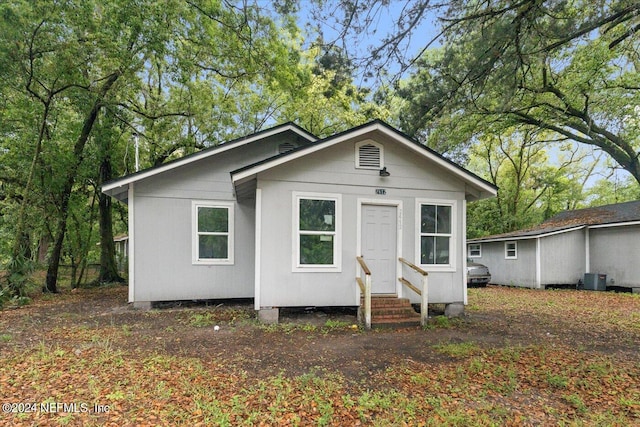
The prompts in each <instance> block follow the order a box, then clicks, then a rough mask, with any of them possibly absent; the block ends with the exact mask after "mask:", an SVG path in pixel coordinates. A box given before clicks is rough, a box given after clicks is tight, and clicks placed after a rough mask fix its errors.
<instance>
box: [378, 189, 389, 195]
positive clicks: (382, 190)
mask: <svg viewBox="0 0 640 427" xmlns="http://www.w3.org/2000/svg"><path fill="white" fill-rule="evenodd" d="M376 194H380V195H382V196H384V195H385V194H387V190H385V189H384V188H376Z"/></svg>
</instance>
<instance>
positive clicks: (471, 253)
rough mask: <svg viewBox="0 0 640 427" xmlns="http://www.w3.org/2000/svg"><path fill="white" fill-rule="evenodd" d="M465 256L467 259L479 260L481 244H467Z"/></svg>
mask: <svg viewBox="0 0 640 427" xmlns="http://www.w3.org/2000/svg"><path fill="white" fill-rule="evenodd" d="M467 256H468V257H469V258H481V257H482V244H481V243H469V245H468V246H467Z"/></svg>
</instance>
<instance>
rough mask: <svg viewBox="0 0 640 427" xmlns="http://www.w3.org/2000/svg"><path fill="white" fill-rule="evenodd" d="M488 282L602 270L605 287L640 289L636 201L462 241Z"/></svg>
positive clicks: (541, 281) (548, 280)
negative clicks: (486, 272) (482, 267)
mask: <svg viewBox="0 0 640 427" xmlns="http://www.w3.org/2000/svg"><path fill="white" fill-rule="evenodd" d="M467 257H468V258H472V259H474V260H475V261H477V262H480V263H482V264H485V265H486V266H487V267H489V270H490V271H491V278H492V279H491V282H492V283H494V284H500V285H514V286H524V287H529V288H545V287H547V286H554V285H576V284H578V281H579V280H583V278H584V275H585V273H595V274H606V276H607V281H606V285H607V286H609V287H614V286H615V287H622V288H625V287H626V288H634V289H636V288H638V290H640V201H634V202H627V203H618V204H613V205H607V206H600V207H595V208H587V209H579V210H574V211H565V212H562V213H560V214H558V215H556V216H554V217H553V218H550V219H549V220H547V221H545V222H544V223H542V224H541V225H540V226H538V227H535V228H531V229H528V230H521V231H515V232H513V233H506V234H500V235H494V236H487V237H483V238H480V239H470V240H469V241H468V242H467Z"/></svg>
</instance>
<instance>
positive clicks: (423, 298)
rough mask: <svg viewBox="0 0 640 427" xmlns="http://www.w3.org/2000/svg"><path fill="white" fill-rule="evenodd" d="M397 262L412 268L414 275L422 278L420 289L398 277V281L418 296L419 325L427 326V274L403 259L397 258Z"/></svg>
mask: <svg viewBox="0 0 640 427" xmlns="http://www.w3.org/2000/svg"><path fill="white" fill-rule="evenodd" d="M398 260H399V261H400V262H401V263H402V264H404V265H406V266H407V267H410V268H412V269H413V270H414V271H415V272H416V273H418V274H420V275H421V276H422V278H421V282H422V283H421V284H422V289H420V288H418V287H417V286H415V285H414V284H413V283H411V282H410V281H408V280H407V279H405V278H404V277H399V278H398V280H399V281H400V283H402V284H403V285H405V286H406V287H407V288H409V289H411V290H412V291H413V292H415V293H416V294H418V295H420V324H421V325H422V326H424V325H426V324H427V318H428V311H429V285H428V283H427V276H428V275H429V274H428V273H427V272H426V271H424V270H423V269H421V268H420V267H418V266H416V265H414V264H412V263H410V262H409V261H407V260H406V259H404V258H398Z"/></svg>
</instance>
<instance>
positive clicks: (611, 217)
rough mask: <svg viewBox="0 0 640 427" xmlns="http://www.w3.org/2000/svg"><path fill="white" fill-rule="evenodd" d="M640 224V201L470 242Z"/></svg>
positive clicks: (565, 214) (583, 211) (568, 214)
mask: <svg viewBox="0 0 640 427" xmlns="http://www.w3.org/2000/svg"><path fill="white" fill-rule="evenodd" d="M635 223H638V224H640V200H636V201H633V202H625V203H616V204H612V205H605V206H598V207H593V208H585V209H576V210H572V211H564V212H561V213H559V214H557V215H555V216H553V217H551V218H549V219H548V220H546V221H545V222H543V223H542V224H540V225H539V226H537V227H532V228H528V229H525V230H518V231H513V232H510V233H503V234H494V235H492V236H486V237H481V238H478V239H469V240H468V241H467V242H468V243H482V242H496V241H503V240H522V239H531V238H537V237H544V236H549V235H552V234H558V233H566V232H569V231H573V230H579V229H581V228H585V227H589V228H599V227H613V226H619V225H627V224H635Z"/></svg>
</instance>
